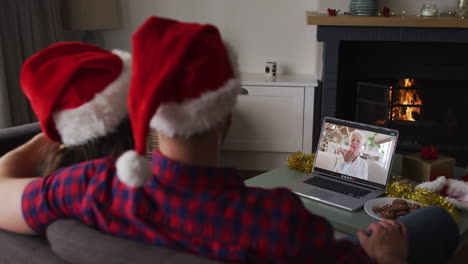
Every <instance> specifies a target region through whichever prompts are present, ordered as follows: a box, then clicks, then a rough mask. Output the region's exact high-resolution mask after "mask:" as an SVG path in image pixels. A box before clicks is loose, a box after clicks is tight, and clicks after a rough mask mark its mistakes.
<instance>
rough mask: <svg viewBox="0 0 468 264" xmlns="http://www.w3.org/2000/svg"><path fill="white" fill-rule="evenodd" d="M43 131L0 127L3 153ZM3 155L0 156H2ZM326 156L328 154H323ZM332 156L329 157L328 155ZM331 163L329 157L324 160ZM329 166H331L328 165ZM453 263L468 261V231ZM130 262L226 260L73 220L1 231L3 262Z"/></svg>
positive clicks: (194, 263)
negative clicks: (21, 231) (42, 231)
mask: <svg viewBox="0 0 468 264" xmlns="http://www.w3.org/2000/svg"><path fill="white" fill-rule="evenodd" d="M39 131H40V128H39V124H38V123H33V124H28V125H23V126H18V127H13V128H7V129H0V153H1V155H3V154H4V153H6V152H8V151H9V150H11V149H12V148H14V147H15V146H17V145H20V144H22V143H24V142H26V141H27V140H28V139H30V138H31V137H32V136H34V135H35V134H37V133H38V132H39ZM1 155H0V156H1ZM324 157H325V156H324ZM327 157H329V156H327ZM316 162H324V163H323V164H324V165H323V166H326V165H325V163H327V162H328V163H330V160H329V159H324V160H322V161H316ZM328 166H329V165H328ZM461 241H465V243H462V244H461V245H460V247H459V249H458V251H457V252H456V254H455V255H454V257H453V258H452V260H451V261H449V263H450V264H461V263H466V258H467V257H468V233H467V234H465V237H464V238H462V240H461ZM43 263H47V264H102V263H106V264H113V263H115V264H128V263H139V264H146V263H148V264H149V263H151V264H154V263H190V264H215V263H224V262H220V261H215V260H211V259H207V258H204V257H200V256H196V255H192V254H189V253H185V252H181V251H177V250H173V249H168V248H162V247H156V246H152V245H148V244H143V243H141V242H137V241H130V240H125V239H121V238H117V237H113V236H110V235H107V234H104V233H102V232H99V231H97V230H94V229H92V228H89V227H88V226H86V225H85V224H83V223H81V222H79V221H76V220H71V219H64V220H59V221H56V222H55V223H53V224H51V225H50V226H49V227H48V228H47V234H46V236H45V237H39V236H25V235H18V234H14V233H11V232H6V231H2V230H0V264H43Z"/></svg>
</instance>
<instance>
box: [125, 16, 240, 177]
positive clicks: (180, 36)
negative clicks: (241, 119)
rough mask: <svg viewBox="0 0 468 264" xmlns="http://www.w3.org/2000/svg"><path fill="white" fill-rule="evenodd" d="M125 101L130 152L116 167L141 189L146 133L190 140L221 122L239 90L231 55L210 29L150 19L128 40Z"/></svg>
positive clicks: (146, 168) (145, 163) (147, 166)
mask: <svg viewBox="0 0 468 264" xmlns="http://www.w3.org/2000/svg"><path fill="white" fill-rule="evenodd" d="M132 45H133V47H132V48H133V65H132V69H133V75H132V81H131V87H130V91H129V97H128V108H129V115H130V120H131V123H132V129H133V137H134V141H135V151H129V152H126V153H124V154H123V155H122V156H121V157H120V158H119V159H118V161H117V171H118V176H119V178H120V179H121V180H122V181H123V182H125V183H126V184H128V185H129V186H141V185H143V184H144V182H145V181H146V180H147V179H148V178H149V177H150V176H151V167H150V164H149V162H148V161H147V160H146V159H144V157H143V156H142V155H143V154H144V153H145V151H146V149H145V148H146V139H147V136H148V130H149V127H151V128H153V129H155V130H157V131H158V132H159V133H162V134H164V135H166V136H169V137H175V136H178V137H182V138H189V137H190V136H192V135H194V134H197V133H200V132H204V131H208V130H209V129H211V128H213V127H215V126H216V125H218V124H220V123H221V122H223V121H225V120H226V119H227V118H228V116H229V114H230V112H231V111H232V109H233V107H234V105H235V103H236V100H237V95H238V94H239V90H240V81H239V79H238V78H237V71H236V67H235V65H234V64H233V63H232V61H234V60H233V58H232V53H229V52H228V50H227V48H226V46H225V45H224V43H223V41H222V39H221V36H220V33H219V31H218V29H217V28H216V27H214V26H212V25H202V24H195V23H182V22H178V21H175V20H170V19H165V18H159V17H150V18H149V19H148V20H147V21H146V22H145V23H144V24H143V25H142V26H141V27H140V28H139V29H138V30H137V31H136V32H135V33H134V34H133V36H132Z"/></svg>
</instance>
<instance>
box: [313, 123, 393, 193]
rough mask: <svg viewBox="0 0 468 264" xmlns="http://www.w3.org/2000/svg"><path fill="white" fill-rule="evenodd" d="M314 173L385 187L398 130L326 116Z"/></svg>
mask: <svg viewBox="0 0 468 264" xmlns="http://www.w3.org/2000/svg"><path fill="white" fill-rule="evenodd" d="M320 133H321V134H320V139H319V144H318V146H317V152H316V157H315V162H314V172H319V173H321V174H325V175H329V176H331V177H335V178H340V179H342V180H345V181H350V182H355V183H362V184H366V185H370V186H374V187H381V188H384V187H385V185H386V184H387V182H388V179H389V176H390V170H391V164H392V161H393V155H394V153H395V148H396V143H397V139H398V131H397V130H394V129H388V128H383V127H378V126H371V125H367V124H362V123H356V122H351V121H346V120H340V119H335V118H330V117H326V118H325V119H324V122H323V124H322V129H321V132H320Z"/></svg>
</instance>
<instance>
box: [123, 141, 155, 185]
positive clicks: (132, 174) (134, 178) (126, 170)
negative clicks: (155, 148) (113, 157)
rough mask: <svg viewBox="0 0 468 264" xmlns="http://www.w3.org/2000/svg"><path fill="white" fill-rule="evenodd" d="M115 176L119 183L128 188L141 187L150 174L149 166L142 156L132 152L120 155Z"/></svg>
mask: <svg viewBox="0 0 468 264" xmlns="http://www.w3.org/2000/svg"><path fill="white" fill-rule="evenodd" d="M115 166H116V168H117V176H118V177H119V179H120V181H122V182H123V183H125V184H126V185H128V186H130V187H140V186H143V185H144V184H145V183H146V182H147V181H148V180H149V179H150V178H151V174H152V168H151V164H150V163H149V161H148V160H147V159H145V158H144V157H143V156H140V155H138V153H137V152H135V151H133V150H129V151H126V152H125V153H124V154H122V155H121V156H120V157H119V158H118V159H117V163H116V165H115Z"/></svg>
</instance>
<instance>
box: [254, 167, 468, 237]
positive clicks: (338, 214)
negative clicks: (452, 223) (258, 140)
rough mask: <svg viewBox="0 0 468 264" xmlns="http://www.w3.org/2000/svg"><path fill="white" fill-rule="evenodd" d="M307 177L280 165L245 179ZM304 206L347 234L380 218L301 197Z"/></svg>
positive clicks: (259, 183)
mask: <svg viewBox="0 0 468 264" xmlns="http://www.w3.org/2000/svg"><path fill="white" fill-rule="evenodd" d="M305 177H307V174H305V173H301V172H297V171H294V170H291V169H288V168H287V167H280V168H276V169H273V170H271V171H268V172H266V173H263V174H260V175H258V176H256V177H253V178H250V179H248V180H246V181H245V184H246V185H247V186H251V187H261V188H267V189H271V188H277V187H283V186H285V183H286V182H288V181H291V180H301V179H302V178H305ZM301 200H302V202H303V204H304V206H305V207H306V208H307V209H308V210H309V211H310V212H311V213H313V214H316V215H319V216H322V217H324V218H326V219H327V220H328V221H330V223H331V224H332V225H333V227H334V228H335V229H336V230H338V231H341V232H344V233H347V234H354V233H355V232H356V231H357V230H359V229H364V228H366V227H367V226H368V225H369V224H370V223H373V222H376V221H378V220H376V219H374V218H372V217H371V216H369V215H368V214H367V213H366V212H365V211H364V209H360V210H358V211H355V212H350V211H347V210H344V209H340V208H338V207H334V206H331V205H327V204H324V203H321V202H318V201H314V200H311V199H307V198H304V197H301ZM458 215H459V218H460V219H459V223H458V225H459V229H460V234H465V235H466V233H468V213H467V212H459V214H458Z"/></svg>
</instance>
